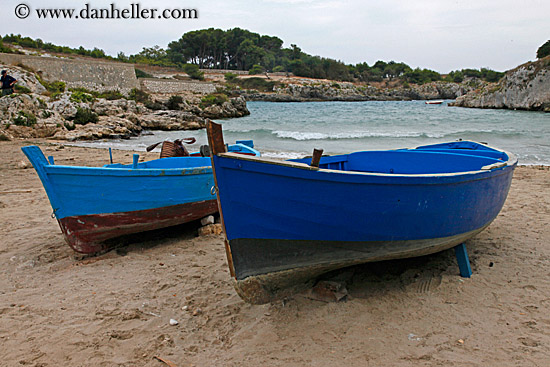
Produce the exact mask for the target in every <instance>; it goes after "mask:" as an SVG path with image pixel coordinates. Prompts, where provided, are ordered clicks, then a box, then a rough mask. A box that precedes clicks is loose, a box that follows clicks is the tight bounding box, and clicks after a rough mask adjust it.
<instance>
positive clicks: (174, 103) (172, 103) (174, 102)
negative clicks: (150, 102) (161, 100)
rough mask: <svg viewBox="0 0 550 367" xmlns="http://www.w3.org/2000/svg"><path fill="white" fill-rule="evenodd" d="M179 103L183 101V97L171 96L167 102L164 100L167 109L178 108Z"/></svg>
mask: <svg viewBox="0 0 550 367" xmlns="http://www.w3.org/2000/svg"><path fill="white" fill-rule="evenodd" d="M181 103H183V98H182V97H181V96H171V97H170V98H169V99H168V102H166V107H167V108H168V109H169V110H179V109H180V104H181Z"/></svg>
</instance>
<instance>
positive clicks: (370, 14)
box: [0, 0, 550, 73]
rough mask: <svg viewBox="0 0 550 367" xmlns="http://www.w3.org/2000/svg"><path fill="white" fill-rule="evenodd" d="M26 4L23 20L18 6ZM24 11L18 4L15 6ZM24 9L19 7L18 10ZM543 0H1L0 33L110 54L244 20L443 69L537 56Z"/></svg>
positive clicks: (291, 35)
mask: <svg viewBox="0 0 550 367" xmlns="http://www.w3.org/2000/svg"><path fill="white" fill-rule="evenodd" d="M86 3H90V4H91V6H92V7H95V8H100V7H108V6H109V5H110V4H111V3H113V4H115V6H116V7H117V8H119V9H124V8H126V7H130V4H132V3H134V4H137V3H139V4H140V6H141V7H142V8H157V9H165V8H170V9H173V8H186V9H197V10H198V14H199V17H198V19H192V20H190V19H170V20H166V19H148V20H129V19H126V20H124V19H123V20H91V19H90V20H85V19H72V20H68V19H67V20H45V19H38V17H37V15H36V12H35V11H36V9H37V8H75V9H77V11H80V9H82V8H84V6H85V4H86ZM19 4H26V5H28V6H29V8H30V9H31V12H30V15H29V16H28V17H27V18H26V19H19V18H17V17H16V15H15V12H16V11H15V10H16V7H17V5H19ZM20 11H21V10H20ZM21 14H24V11H23V12H22V13H20V15H21ZM549 14H550V1H549V0H523V1H518V0H348V1H344V0H264V1H262V0H225V1H218V0H216V1H208V0H206V1H205V0H200V1H199V0H156V1H153V0H141V1H129V0H107V1H104V0H87V1H83V0H2V21H1V22H0V34H2V35H5V34H9V33H14V34H21V35H24V36H30V37H32V38H41V39H42V40H44V41H45V42H52V43H54V44H58V45H65V46H70V47H78V46H81V45H82V46H84V47H85V48H94V47H98V48H101V49H103V50H105V51H106V52H107V53H108V54H111V55H114V56H116V54H117V53H118V52H119V51H122V52H124V53H125V54H127V55H129V54H135V53H137V52H139V51H141V50H142V48H143V47H151V46H154V45H159V46H161V47H163V48H166V46H167V44H168V43H169V42H170V41H174V40H177V39H179V38H180V37H181V36H182V34H184V33H185V32H188V31H191V30H197V29H204V28H210V27H214V28H221V29H224V30H227V29H229V28H235V27H240V28H244V29H248V30H250V31H252V32H256V33H260V34H265V35H270V36H277V37H279V38H281V39H282V40H283V41H284V42H285V43H284V47H289V46H290V44H296V45H298V46H299V47H300V48H301V49H302V51H304V52H306V53H308V54H311V55H319V56H323V57H329V58H333V59H337V60H341V61H343V62H345V63H351V64H356V63H359V62H367V63H368V64H369V65H372V64H373V63H374V62H376V60H384V61H390V60H394V61H397V62H405V63H407V64H408V65H410V66H412V67H421V68H429V69H433V70H436V71H439V72H441V73H446V72H449V71H451V70H456V69H462V68H481V67H488V68H491V69H494V70H498V71H504V70H508V69H511V68H513V67H515V66H517V65H519V64H522V63H524V62H526V61H529V60H534V59H535V58H536V57H535V55H536V50H537V48H538V47H539V46H541V45H542V44H543V43H544V42H546V41H547V40H548V39H550V20H549Z"/></svg>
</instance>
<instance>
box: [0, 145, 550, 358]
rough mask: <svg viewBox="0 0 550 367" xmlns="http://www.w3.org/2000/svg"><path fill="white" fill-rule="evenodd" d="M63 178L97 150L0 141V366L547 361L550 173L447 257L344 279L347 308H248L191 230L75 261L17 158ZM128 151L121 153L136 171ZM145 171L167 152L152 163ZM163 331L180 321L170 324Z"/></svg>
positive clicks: (393, 264) (117, 153)
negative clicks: (461, 268)
mask: <svg viewBox="0 0 550 367" xmlns="http://www.w3.org/2000/svg"><path fill="white" fill-rule="evenodd" d="M27 142H32V143H33V144H34V143H36V144H37V145H39V146H40V147H41V148H42V149H43V150H44V153H45V155H54V157H55V159H56V162H57V163H59V164H70V165H101V164H104V163H105V162H106V161H107V160H108V155H107V154H104V150H100V149H94V148H82V147H72V146H65V147H64V148H60V146H58V145H56V144H53V143H50V142H49V141H47V140H44V139H33V140H30V141H14V142H0V155H1V158H0V176H1V180H0V207H1V208H2V211H1V212H0V213H1V217H0V219H1V222H0V223H1V224H0V235H2V237H3V240H2V241H1V243H0V262H1V263H2V264H4V266H3V267H2V268H1V269H0V273H1V275H0V316H1V317H0V347H1V348H2V350H3V351H4V353H3V359H2V363H5V364H6V365H8V366H11V365H31V366H35V367H38V366H56V365H78V366H102V365H103V366H147V367H159V366H162V365H163V364H162V363H161V362H160V361H159V360H158V359H156V358H155V357H160V358H162V359H165V360H168V361H171V362H173V363H174V364H175V365H177V366H257V365H260V364H267V365H270V366H288V365H297V366H300V365H317V366H322V367H329V366H334V365H340V364H342V363H345V364H346V365H349V366H365V365H373V366H380V365H399V366H410V365H445V366H457V367H459V366H463V365H464V364H468V365H471V366H488V365H489V366H497V365H510V363H511V362H510V361H515V362H514V363H516V364H520V365H522V366H543V365H545V364H546V363H547V361H548V359H549V358H550V352H549V349H548V345H550V333H549V332H548V327H549V326H550V319H549V318H548V310H549V309H550V298H548V294H550V284H549V283H548V281H547V279H546V278H547V277H546V273H547V272H548V269H549V266H550V228H549V227H548V223H550V210H549V209H548V208H550V185H549V184H548V182H549V179H550V168H549V167H547V166H543V167H539V168H537V167H525V166H520V167H518V168H517V169H516V172H515V174H514V179H513V181H512V188H511V190H510V194H509V196H508V200H507V202H506V204H505V206H504V208H503V210H502V212H501V213H500V215H499V216H498V217H497V219H496V220H495V221H494V222H493V223H492V224H491V225H490V226H489V227H488V228H487V229H486V230H485V231H483V232H482V233H480V234H479V235H477V236H476V237H474V238H473V239H471V240H469V241H468V242H467V247H468V251H469V253H470V260H471V265H472V270H473V275H472V278H469V279H465V278H460V277H459V275H458V267H457V265H456V261H455V258H454V252H453V251H444V252H441V253H437V254H434V255H430V256H425V257H420V258H413V259H405V260H399V261H389V262H381V263H373V264H370V265H367V266H359V267H355V268H353V269H351V270H350V271H352V282H351V284H350V285H349V286H348V291H349V296H348V298H347V300H346V301H344V302H339V303H324V302H320V301H315V300H311V299H309V298H308V297H307V294H299V295H296V296H294V297H292V298H289V299H286V300H285V301H284V302H276V303H271V304H266V305H261V306H253V305H249V304H246V303H244V302H243V301H242V300H241V299H240V298H239V296H238V295H237V294H236V292H235V290H234V288H233V284H232V281H231V278H230V275H229V271H228V269H227V262H226V259H225V252H224V245H223V236H221V235H212V236H207V237H196V230H197V226H196V225H184V226H179V227H174V228H171V229H168V230H162V231H155V232H152V233H145V234H139V235H135V236H128V237H125V238H123V239H122V241H123V242H124V243H125V244H126V246H125V247H123V248H122V249H119V250H118V251H110V252H108V253H105V254H103V255H100V256H95V257H86V256H80V255H77V254H75V253H74V252H73V251H72V250H71V249H70V248H69V246H68V245H67V244H66V243H65V242H64V240H63V237H62V234H61V231H60V229H59V226H58V224H57V222H56V221H55V219H52V218H51V212H52V208H51V206H50V204H49V201H48V199H47V197H46V194H45V192H44V189H43V187H42V185H41V183H40V180H39V178H38V176H37V175H36V173H35V171H34V169H33V168H27V169H23V168H19V163H20V162H21V161H26V158H25V157H24V155H23V153H22V152H21V150H20V147H21V146H22V145H24V144H26V143H27ZM131 153H132V152H130V151H121V150H117V149H115V150H113V156H114V159H115V160H117V161H119V162H131V160H132V154H131ZM142 153H143V152H140V155H142V156H143V157H144V158H145V159H152V158H156V157H157V156H158V153H148V154H145V153H143V154H142ZM170 319H174V320H177V321H178V325H171V324H170Z"/></svg>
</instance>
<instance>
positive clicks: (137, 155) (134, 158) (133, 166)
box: [132, 154, 139, 169]
mask: <svg viewBox="0 0 550 367" xmlns="http://www.w3.org/2000/svg"><path fill="white" fill-rule="evenodd" d="M132 159H133V163H132V168H133V169H136V168H138V162H139V154H134V155H133V156H132Z"/></svg>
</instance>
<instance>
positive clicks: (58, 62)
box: [0, 53, 139, 94]
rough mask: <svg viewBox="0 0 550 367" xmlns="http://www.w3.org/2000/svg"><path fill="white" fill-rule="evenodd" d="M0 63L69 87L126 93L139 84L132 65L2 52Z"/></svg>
mask: <svg viewBox="0 0 550 367" xmlns="http://www.w3.org/2000/svg"><path fill="white" fill-rule="evenodd" d="M0 63H3V64H6V65H24V66H26V67H29V68H31V69H33V70H34V71H35V72H37V73H38V74H40V75H41V77H42V78H44V79H45V80H48V81H56V80H60V81H63V82H65V83H66V85H67V87H69V88H76V87H83V88H86V89H90V90H97V91H106V90H119V91H120V92H122V93H125V94H127V93H128V92H129V91H130V90H131V89H133V88H137V87H138V85H139V84H138V80H137V78H136V74H135V71H134V66H133V65H131V64H124V63H115V62H106V61H96V60H82V59H79V60H73V59H65V58H56V57H40V56H28V55H15V54H3V53H0Z"/></svg>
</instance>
